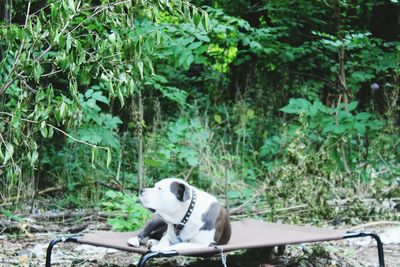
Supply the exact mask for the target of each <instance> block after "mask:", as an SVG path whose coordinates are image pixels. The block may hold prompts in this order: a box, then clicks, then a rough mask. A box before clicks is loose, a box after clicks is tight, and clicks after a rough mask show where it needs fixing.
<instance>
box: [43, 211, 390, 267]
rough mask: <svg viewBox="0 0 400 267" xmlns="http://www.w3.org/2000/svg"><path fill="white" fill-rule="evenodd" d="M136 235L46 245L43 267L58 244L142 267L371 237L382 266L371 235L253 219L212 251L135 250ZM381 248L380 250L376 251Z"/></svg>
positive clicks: (112, 234) (86, 237)
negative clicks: (113, 253)
mask: <svg viewBox="0 0 400 267" xmlns="http://www.w3.org/2000/svg"><path fill="white" fill-rule="evenodd" d="M134 235H135V233H129V232H125V233H119V232H95V233H90V234H85V235H83V236H80V237H75V238H67V239H56V240H53V242H52V243H51V244H50V245H49V248H48V255H47V259H46V266H48V267H50V265H51V263H50V261H51V250H52V248H53V246H54V245H55V243H57V242H61V241H69V242H76V243H80V244H88V245H94V246H100V247H107V248H115V249H119V250H124V251H130V252H134V253H139V254H142V255H143V257H142V259H141V261H140V262H139V264H138V266H144V265H145V263H146V261H147V260H149V259H150V258H154V257H172V256H177V255H183V256H198V255H205V254H214V253H219V252H220V249H222V250H223V251H224V252H228V251H233V250H238V249H252V248H262V247H271V246H279V245H291V244H300V243H311V242H321V241H332V240H340V239H344V238H352V237H364V236H371V237H373V238H375V239H376V240H377V242H378V251H379V260H380V266H384V263H383V247H382V243H381V242H380V240H379V237H378V236H377V235H376V234H373V233H346V231H345V230H334V229H323V228H317V227H309V226H296V225H288V224H279V223H267V222H262V221H256V220H252V219H248V220H243V221H236V222H232V236H231V239H230V241H229V243H228V244H226V245H223V246H219V249H217V248H215V247H201V248H196V249H193V248H191V249H179V250H174V251H166V252H160V253H157V252H150V251H148V250H147V249H146V248H144V247H139V248H134V247H131V246H128V245H127V240H128V239H129V238H131V237H132V236H134ZM379 245H380V247H379Z"/></svg>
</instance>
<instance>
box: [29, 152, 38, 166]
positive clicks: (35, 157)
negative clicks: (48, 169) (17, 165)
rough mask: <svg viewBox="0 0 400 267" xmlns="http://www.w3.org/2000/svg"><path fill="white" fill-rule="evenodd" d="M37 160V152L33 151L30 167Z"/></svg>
mask: <svg viewBox="0 0 400 267" xmlns="http://www.w3.org/2000/svg"><path fill="white" fill-rule="evenodd" d="M38 158H39V153H38V152H37V150H34V151H33V152H32V156H31V167H33V166H34V165H35V162H36V161H37V159H38Z"/></svg>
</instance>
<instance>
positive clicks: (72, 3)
mask: <svg viewBox="0 0 400 267" xmlns="http://www.w3.org/2000/svg"><path fill="white" fill-rule="evenodd" d="M68 7H69V9H71V11H72V12H73V13H75V3H74V0H68Z"/></svg>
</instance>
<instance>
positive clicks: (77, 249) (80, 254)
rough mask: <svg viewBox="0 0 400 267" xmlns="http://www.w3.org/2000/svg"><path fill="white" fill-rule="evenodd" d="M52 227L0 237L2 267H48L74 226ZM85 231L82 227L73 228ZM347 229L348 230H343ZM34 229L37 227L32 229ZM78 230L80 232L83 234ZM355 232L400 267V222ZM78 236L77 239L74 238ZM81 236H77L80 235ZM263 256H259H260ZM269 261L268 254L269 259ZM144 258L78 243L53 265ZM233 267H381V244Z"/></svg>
mask: <svg viewBox="0 0 400 267" xmlns="http://www.w3.org/2000/svg"><path fill="white" fill-rule="evenodd" d="M48 223H49V225H50V223H51V224H52V225H53V226H52V227H50V226H48V227H46V226H45V228H47V229H48V230H49V231H50V232H47V233H35V234H31V233H28V232H26V233H25V234H20V235H16V234H5V233H3V234H0V266H44V261H45V255H46V248H47V245H48V243H49V242H50V241H51V240H52V239H54V238H55V237H57V236H60V235H61V234H60V232H57V231H56V230H54V229H56V228H58V229H63V231H65V229H66V227H67V228H68V227H71V225H65V224H64V225H63V223H60V222H59V223H58V224H57V226H54V223H53V222H48ZM73 227H74V229H75V230H76V231H78V232H79V231H80V227H79V224H76V225H74V226H73ZM83 228H84V230H83V231H82V232H79V233H78V234H80V233H88V232H93V231H96V230H107V229H108V226H107V225H106V224H105V223H104V221H98V222H95V223H93V222H90V223H89V224H87V223H86V224H84V226H83ZM342 228H346V227H342ZM30 229H33V228H30ZM77 229H78V230H77ZM346 229H353V230H373V231H376V232H377V233H378V234H379V235H380V237H381V239H382V241H383V243H384V250H385V260H386V266H389V267H396V266H400V223H396V222H379V223H369V224H365V225H361V226H358V227H347V228H346ZM69 235H74V234H69ZM75 235H76V234H75ZM256 254H258V255H256ZM264 258H265V255H264ZM138 259H139V256H138V255H135V254H132V253H126V252H121V251H117V250H114V249H104V248H98V247H93V246H87V245H77V244H73V243H65V244H59V245H57V246H56V247H55V249H54V251H53V258H52V262H53V266H104V267H105V266H108V267H111V266H112V267H125V266H135V264H136V263H137V261H138ZM227 259H228V260H227V266H230V267H244V266H246V267H251V266H257V267H259V266H262V267H267V266H330V267H334V266H337V267H341V266H378V254H377V249H376V243H375V241H374V240H372V239H371V238H369V237H367V238H362V239H348V240H342V241H335V242H324V243H320V244H317V245H292V246H287V247H286V249H285V251H284V253H283V254H282V255H280V256H277V255H273V256H272V258H271V259H269V260H268V263H267V261H266V260H265V259H263V256H261V257H260V253H251V254H250V253H243V252H241V253H240V252H239V253H233V254H229V255H228V257H227ZM148 266H163V267H170V266H189V267H199V266H223V263H222V262H221V259H220V257H214V258H207V259H195V258H188V257H178V258H176V259H156V260H153V261H151V262H150V263H149V264H148Z"/></svg>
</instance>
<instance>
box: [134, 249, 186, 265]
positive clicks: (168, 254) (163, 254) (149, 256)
mask: <svg viewBox="0 0 400 267" xmlns="http://www.w3.org/2000/svg"><path fill="white" fill-rule="evenodd" d="M178 255H179V253H178V252H176V251H165V252H153V251H149V252H147V253H146V254H144V255H143V256H142V257H141V258H140V260H139V263H138V264H137V267H144V266H146V263H147V261H149V260H150V259H153V258H164V257H165V258H167V257H174V256H178Z"/></svg>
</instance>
